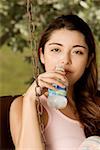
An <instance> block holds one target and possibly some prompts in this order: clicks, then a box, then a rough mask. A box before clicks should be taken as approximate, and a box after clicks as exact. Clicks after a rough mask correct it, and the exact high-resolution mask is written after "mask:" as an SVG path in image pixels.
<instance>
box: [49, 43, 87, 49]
mask: <svg viewBox="0 0 100 150" xmlns="http://www.w3.org/2000/svg"><path fill="white" fill-rule="evenodd" d="M49 45H59V46H63V45H62V44H60V43H49ZM76 47H82V48H84V49H87V48H86V47H85V46H83V45H74V46H73V48H76Z"/></svg>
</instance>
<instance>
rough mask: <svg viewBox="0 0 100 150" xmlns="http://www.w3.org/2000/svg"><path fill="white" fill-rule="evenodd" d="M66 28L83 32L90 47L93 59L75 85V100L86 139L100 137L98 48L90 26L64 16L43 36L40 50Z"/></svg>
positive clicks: (71, 16)
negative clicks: (51, 37) (96, 100)
mask: <svg viewBox="0 0 100 150" xmlns="http://www.w3.org/2000/svg"><path fill="white" fill-rule="evenodd" d="M61 28H65V29H67V30H76V31H79V32H81V33H82V34H83V35H84V37H85V42H86V44H87V45H88V49H89V54H88V59H89V58H90V57H92V60H91V61H90V63H89V66H88V68H86V70H85V72H84V74H83V76H82V77H81V78H80V80H78V81H77V83H75V86H74V100H75V104H76V108H77V111H78V114H79V117H80V121H81V123H82V124H83V126H84V131H85V135H86V137H88V136H91V135H100V130H99V129H100V124H99V123H100V108H99V106H98V105H97V104H96V102H95V95H96V92H97V78H98V75H97V65H96V50H95V49H96V48H95V42H94V37H93V34H92V31H91V29H90V28H89V26H88V24H87V23H86V22H84V21H83V20H82V19H81V18H80V17H78V16H76V15H72V14H71V15H62V16H60V17H58V18H56V19H54V20H53V22H51V23H50V24H49V25H48V27H47V28H46V29H45V31H44V33H43V34H42V36H41V39H40V43H39V49H40V48H42V51H43V53H44V47H45V44H46V42H47V41H48V40H49V38H50V36H51V34H52V32H53V31H55V30H57V29H61Z"/></svg>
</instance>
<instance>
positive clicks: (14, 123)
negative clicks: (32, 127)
mask: <svg viewBox="0 0 100 150" xmlns="http://www.w3.org/2000/svg"><path fill="white" fill-rule="evenodd" d="M22 104H23V96H20V97H18V98H16V99H15V100H14V101H13V102H12V104H11V107H10V131H11V135H12V139H13V142H14V144H15V143H17V139H18V136H19V133H20V129H21V121H22Z"/></svg>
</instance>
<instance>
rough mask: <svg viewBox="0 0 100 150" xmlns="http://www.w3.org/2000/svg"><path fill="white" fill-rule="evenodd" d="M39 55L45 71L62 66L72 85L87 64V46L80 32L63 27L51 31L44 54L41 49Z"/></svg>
mask: <svg viewBox="0 0 100 150" xmlns="http://www.w3.org/2000/svg"><path fill="white" fill-rule="evenodd" d="M40 56H41V62H42V63H43V64H44V66H45V70H46V71H49V72H50V71H54V70H55V69H56V66H58V65H59V66H63V68H64V70H65V72H66V76H67V78H68V81H69V84H71V85H72V84H74V83H75V82H76V81H78V80H79V79H80V77H81V76H82V74H83V73H84V71H85V68H86V67H87V65H88V46H87V44H86V42H85V37H84V35H83V34H82V33H80V32H78V31H72V30H67V29H64V28H63V29H59V30H55V31H54V32H52V34H51V36H50V38H49V40H48V42H47V43H46V44H45V48H44V54H43V53H42V51H41V53H40Z"/></svg>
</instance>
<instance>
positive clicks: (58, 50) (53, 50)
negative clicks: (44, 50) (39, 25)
mask: <svg viewBox="0 0 100 150" xmlns="http://www.w3.org/2000/svg"><path fill="white" fill-rule="evenodd" d="M51 51H52V52H60V51H61V50H60V49H59V48H53V49H51Z"/></svg>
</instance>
